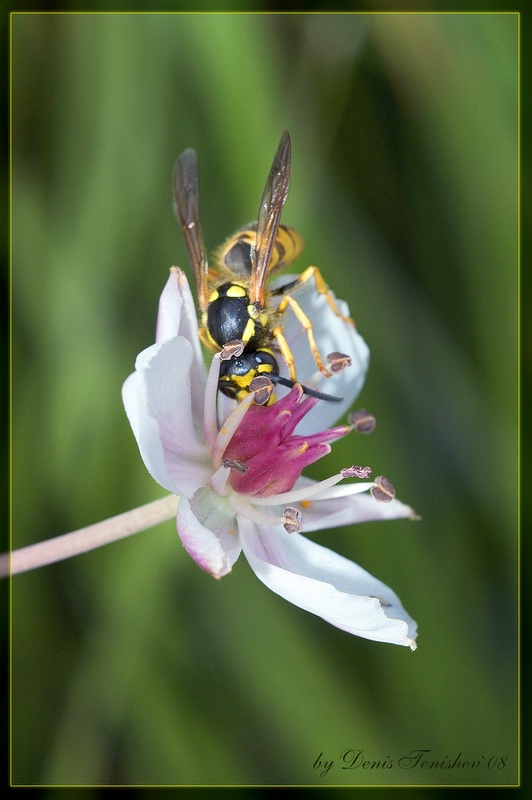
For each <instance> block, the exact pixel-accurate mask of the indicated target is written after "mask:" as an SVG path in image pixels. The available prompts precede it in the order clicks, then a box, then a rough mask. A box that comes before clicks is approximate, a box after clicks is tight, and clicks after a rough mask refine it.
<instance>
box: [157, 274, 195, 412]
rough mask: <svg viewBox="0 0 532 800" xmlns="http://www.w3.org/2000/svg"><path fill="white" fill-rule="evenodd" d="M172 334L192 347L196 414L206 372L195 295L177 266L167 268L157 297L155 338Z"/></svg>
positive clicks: (161, 340)
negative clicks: (167, 271) (165, 276)
mask: <svg viewBox="0 0 532 800" xmlns="http://www.w3.org/2000/svg"><path fill="white" fill-rule="evenodd" d="M174 336H184V338H185V339H186V340H187V341H188V342H189V343H190V345H191V347H192V352H193V359H192V362H191V365H190V382H191V385H192V397H193V398H195V399H196V398H197V402H196V405H197V408H196V407H195V408H194V413H195V415H196V414H199V413H200V411H201V410H202V405H201V400H202V398H203V396H204V394H205V382H206V376H207V373H206V369H205V362H204V360H203V355H202V352H201V343H200V340H199V335H198V320H197V317H196V310H195V307H194V298H193V296H192V292H191V291H190V286H189V283H188V280H187V277H186V275H185V273H184V272H183V271H182V270H180V269H179V268H178V267H172V269H171V270H170V275H169V277H168V280H167V281H166V285H165V287H164V289H163V291H162V293H161V296H160V298H159V311H158V315H157V326H156V335H155V341H156V342H163V341H166V340H167V339H173V338H174Z"/></svg>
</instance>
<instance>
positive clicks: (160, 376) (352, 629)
mask: <svg viewBox="0 0 532 800" xmlns="http://www.w3.org/2000/svg"><path fill="white" fill-rule="evenodd" d="M313 288H314V291H312V289H313ZM337 302H338V305H339V307H340V309H341V310H342V313H345V314H346V315H347V313H348V312H347V308H346V306H345V304H344V303H342V302H341V301H337ZM298 303H300V305H301V306H302V307H303V308H304V310H305V312H306V313H307V314H308V316H309V318H311V319H312V320H313V323H314V322H315V323H316V324H315V326H314V329H315V335H316V340H317V342H318V345H319V347H320V349H321V350H322V352H326V353H327V352H334V351H343V352H346V353H347V354H348V355H349V356H350V357H351V359H352V366H351V367H349V368H348V369H345V370H343V371H342V372H340V373H338V374H337V375H334V376H333V377H332V378H328V379H327V378H324V377H323V376H321V375H320V374H318V376H316V375H315V374H314V375H311V374H310V372H315V368H314V363H313V359H312V356H309V354H308V347H307V342H306V337H305V336H304V335H303V336H302V335H301V328H300V325H299V324H296V323H294V322H293V321H291V320H290V319H289V315H287V320H286V324H285V327H284V333H285V336H286V338H287V340H288V343H289V345H290V346H291V348H292V351H293V353H294V355H295V361H296V364H297V368H298V379H300V380H301V381H302V382H303V383H304V384H307V385H310V384H312V386H313V388H318V389H319V388H323V390H324V391H326V392H328V393H332V394H335V395H340V396H343V397H344V402H343V403H329V402H324V401H320V400H317V399H316V398H314V397H309V396H307V395H305V394H304V393H303V390H302V389H301V387H300V386H299V385H296V386H295V387H294V388H293V389H291V390H290V391H289V392H287V393H286V394H285V395H284V396H281V397H280V399H279V400H278V401H277V402H276V403H274V404H272V405H267V406H261V405H255V404H254V403H253V397H254V396H253V394H250V395H249V396H248V397H247V398H246V399H245V400H244V401H243V402H241V403H240V404H239V405H238V406H237V405H236V404H235V403H234V401H229V400H228V398H225V397H223V396H222V395H221V394H220V393H219V392H218V371H219V359H218V356H217V355H216V356H214V358H213V360H212V364H211V367H210V370H209V371H208V372H207V370H206V367H205V364H204V361H203V357H202V353H201V346H200V341H199V338H198V323H197V319H196V313H195V309H194V301H193V298H192V295H191V293H190V289H189V286H188V282H187V279H186V277H185V275H184V273H183V272H182V271H181V270H179V269H177V268H174V269H172V271H171V274H170V277H169V279H168V282H167V284H166V286H165V288H164V290H163V293H162V295H161V299H160V303H159V315H158V320H157V333H156V344H154V345H153V346H151V347H148V348H147V349H146V350H144V351H143V352H142V353H140V355H139V356H138V358H137V361H136V365H135V372H134V373H133V374H132V375H130V376H129V378H128V379H127V380H126V382H125V383H124V387H123V400H124V405H125V409H126V413H127V416H128V418H129V421H130V423H131V427H132V428H133V432H134V434H135V437H136V439H137V442H138V445H139V449H140V453H141V455H142V458H143V460H144V463H145V465H146V467H147V469H148V470H149V472H150V473H151V475H152V476H153V478H154V479H155V480H156V481H157V482H158V483H159V484H160V485H161V486H163V487H164V488H166V489H167V490H169V491H170V492H172V493H175V494H177V495H179V496H180V501H179V506H178V512H177V530H178V533H179V536H180V538H181V541H182V543H183V545H184V547H185V549H186V550H187V552H188V553H189V554H190V555H191V556H192V558H193V559H194V560H195V561H196V562H197V563H198V564H199V566H201V567H202V568H203V569H204V570H206V571H207V572H209V573H210V574H211V575H213V576H214V577H216V578H221V577H222V576H224V575H226V574H227V573H228V572H230V570H231V568H232V566H233V564H234V563H235V561H236V560H237V558H238V556H239V555H240V553H241V552H242V551H243V552H244V554H245V556H246V558H247V560H248V562H249V564H250V566H251V568H252V569H253V571H254V572H255V574H256V575H257V577H258V578H259V579H260V580H261V581H262V582H263V583H264V584H266V586H268V587H269V588H270V589H272V590H273V591H274V592H276V593H277V594H279V595H281V596H282V597H284V598H285V599H287V600H289V601H290V602H292V603H294V604H295V605H297V606H300V607H301V608H303V609H306V610H307V611H310V612H312V613H314V614H317V615H318V616H320V617H322V618H323V619H324V620H326V621H327V622H330V623H331V624H332V625H335V626H336V627H338V628H342V629H343V630H345V631H348V632H349V633H353V634H356V635H358V636H363V637H365V638H367V639H373V640H376V641H383V642H391V643H394V644H401V645H406V646H409V647H410V648H411V649H415V647H416V645H415V637H416V625H415V622H414V621H413V620H412V619H411V618H410V616H409V615H408V614H407V613H406V611H405V610H404V609H403V607H402V605H401V603H400V601H399V599H398V597H397V596H396V594H395V593H394V592H393V591H392V590H391V589H390V588H388V587H387V586H386V585H385V584H383V583H382V582H381V581H379V580H377V579H376V578H374V577H372V576H371V575H370V574H369V573H367V572H366V571H365V570H363V569H362V568H361V567H359V566H358V565H357V564H354V563H353V562H351V561H349V560H348V559H347V558H344V557H343V556H340V555H338V554H337V553H335V552H333V551H331V550H329V549H327V548H325V547H322V546H321V545H318V544H316V543H315V542H312V541H311V540H309V539H307V538H306V537H304V536H302V535H301V534H300V533H299V532H298V531H299V530H300V529H301V528H303V529H304V530H305V532H306V533H311V532H312V531H317V530H324V529H326V528H333V527H336V526H339V525H350V524H354V523H356V522H364V521H369V520H378V519H393V518H399V517H410V516H412V514H413V512H412V509H411V508H409V507H408V506H406V505H404V504H403V503H401V502H400V501H399V500H397V499H395V498H394V497H393V494H394V492H393V487H391V485H390V484H389V483H388V482H387V481H386V479H377V480H376V481H374V482H356V483H341V484H340V482H341V481H343V479H344V478H345V477H352V476H361V477H365V476H366V473H367V471H368V469H369V468H360V467H353V468H349V469H347V470H342V471H341V473H339V474H337V475H333V476H332V477H331V478H328V479H327V480H325V481H322V482H320V483H316V482H315V481H312V480H310V479H308V478H305V477H303V476H302V475H301V471H302V469H303V468H304V467H305V466H307V465H308V464H309V463H311V462H313V461H315V460H317V459H318V458H321V457H322V456H323V455H326V454H327V453H328V452H329V451H330V449H331V448H330V444H329V442H330V441H332V440H334V439H336V438H339V437H341V436H344V435H346V434H348V433H349V432H350V430H351V429H352V426H349V425H341V426H337V427H335V428H330V429H328V430H323V429H324V428H325V427H326V426H327V425H330V424H333V423H334V422H335V420H336V419H337V418H338V415H339V414H342V413H344V412H345V411H346V410H347V408H348V407H349V406H350V405H351V403H352V401H353V400H354V397H355V396H356V395H357V394H358V392H359V391H360V388H361V387H362V384H363V382H364V378H365V374H366V370H367V365H368V361H369V353H368V349H367V346H366V344H365V343H364V341H363V340H362V338H361V337H360V335H359V334H358V333H357V331H356V329H355V328H354V327H352V326H350V325H348V324H346V323H345V322H344V321H342V320H341V318H339V317H338V316H337V315H335V314H334V312H333V311H332V310H331V308H330V306H329V305H328V303H327V301H326V298H325V296H324V295H319V294H318V293H317V292H316V291H315V287H312V286H310V287H306V288H305V289H304V291H301V292H300V294H298ZM231 404H232V405H231ZM220 419H221V421H222V423H223V424H220V422H219V420H220ZM296 428H297V431H296ZM379 499H386V500H389V502H379Z"/></svg>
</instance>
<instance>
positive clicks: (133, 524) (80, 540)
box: [0, 494, 179, 578]
mask: <svg viewBox="0 0 532 800" xmlns="http://www.w3.org/2000/svg"><path fill="white" fill-rule="evenodd" d="M178 502H179V497H177V496H176V495H175V494H170V495H167V496H166V497H161V498H160V499H159V500H154V501H153V502H152V503H146V505H144V506H140V507H139V508H134V509H132V510H131V511H125V512H124V513H123V514H118V515H117V516H116V517H111V518H110V519H106V520H103V522H96V523H95V524H94V525H87V527H86V528H80V529H79V530H77V531H73V532H72V533H64V534H63V535H62V536H56V537H55V538H53V539H47V540H46V541H44V542H37V544H30V545H28V547H21V548H20V549H19V550H14V551H13V552H11V553H4V554H3V555H1V556H0V578H5V577H7V576H8V575H9V574H11V575H16V574H17V573H19V572H27V571H28V570H30V569H36V568H37V567H44V566H46V565H47V564H54V563H55V562H56V561H62V560H63V559H65V558H71V557H72V556H77V555H79V554H80V553H86V552H88V551H89V550H94V549H95V548H96V547H101V546H102V545H104V544H109V543H110V542H115V541H117V540H118V539H124V538H125V537H126V536H131V535H132V534H134V533H140V531H143V530H146V529H147V528H152V527H153V526H154V525H158V524H159V523H160V522H166V520H169V519H172V517H175V515H176V512H177V505H178Z"/></svg>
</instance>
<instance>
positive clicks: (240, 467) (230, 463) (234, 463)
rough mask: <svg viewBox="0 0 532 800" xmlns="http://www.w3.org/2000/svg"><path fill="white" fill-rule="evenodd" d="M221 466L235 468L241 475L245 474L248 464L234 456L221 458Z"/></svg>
mask: <svg viewBox="0 0 532 800" xmlns="http://www.w3.org/2000/svg"><path fill="white" fill-rule="evenodd" d="M222 467H227V469H236V471H237V472H240V474H241V475H245V474H246V472H247V471H248V465H247V464H246V463H245V462H244V461H238V460H237V459H236V458H222Z"/></svg>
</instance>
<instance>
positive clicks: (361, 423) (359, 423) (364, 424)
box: [347, 408, 377, 433]
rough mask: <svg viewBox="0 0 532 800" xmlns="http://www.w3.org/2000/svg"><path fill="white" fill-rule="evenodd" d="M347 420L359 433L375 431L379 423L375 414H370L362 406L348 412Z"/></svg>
mask: <svg viewBox="0 0 532 800" xmlns="http://www.w3.org/2000/svg"><path fill="white" fill-rule="evenodd" d="M347 421H348V422H349V424H350V425H352V426H353V430H355V431H356V432H357V433H373V431H374V430H375V425H376V424H377V420H376V419H375V417H374V416H373V414H368V412H367V411H366V409H365V408H361V409H360V410H359V411H352V412H351V413H350V414H348V416H347Z"/></svg>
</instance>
